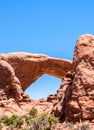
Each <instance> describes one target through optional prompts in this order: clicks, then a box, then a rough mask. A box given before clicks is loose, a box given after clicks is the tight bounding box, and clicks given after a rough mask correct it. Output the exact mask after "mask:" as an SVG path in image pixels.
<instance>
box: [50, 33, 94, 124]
mask: <svg viewBox="0 0 94 130" xmlns="http://www.w3.org/2000/svg"><path fill="white" fill-rule="evenodd" d="M73 65H74V69H73V71H71V72H68V73H67V74H66V76H65V77H64V78H63V81H62V84H61V87H60V89H59V90H58V91H57V96H56V99H57V100H56V103H55V102H54V106H53V109H52V112H53V113H54V114H55V115H56V116H57V117H58V118H59V119H60V120H61V121H64V120H67V121H73V122H76V121H78V122H80V121H85V120H88V121H91V122H94V36H92V35H82V36H81V37H80V38H79V39H78V41H77V44H76V47H75V51H74V58H73Z"/></svg>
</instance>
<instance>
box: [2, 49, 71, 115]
mask: <svg viewBox="0 0 94 130" xmlns="http://www.w3.org/2000/svg"><path fill="white" fill-rule="evenodd" d="M71 68H72V62H70V61H68V60H63V59H56V58H52V57H48V56H45V55H39V54H36V55H34V54H30V53H23V52H20V53H10V54H6V55H5V54H1V55H0V107H1V111H0V114H3V115H4V114H8V113H11V114H12V113H14V114H15V113H17V112H18V114H23V113H25V111H27V110H28V111H29V109H31V107H32V105H33V106H34V104H36V103H37V104H38V109H40V110H41V109H43V110H44V108H45V109H49V107H50V106H51V107H52V103H50V102H49V103H48V102H47V101H45V103H44V102H43V103H44V104H45V105H43V103H42V104H41V101H39V102H36V101H32V100H31V99H30V98H29V96H28V95H26V94H25V93H24V92H23V91H24V90H25V89H26V88H27V87H29V85H30V84H32V83H33V82H35V81H36V80H37V79H38V78H39V77H40V76H42V75H43V74H50V75H53V76H56V77H58V78H62V77H63V76H64V75H65V74H66V72H67V71H69V70H70V69H71ZM50 104H51V105H50ZM41 106H42V107H41ZM36 107H37V106H36ZM43 107H44V108H43ZM27 108H28V109H27ZM40 110H39V111H40Z"/></svg>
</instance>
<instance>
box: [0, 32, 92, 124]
mask: <svg viewBox="0 0 94 130" xmlns="http://www.w3.org/2000/svg"><path fill="white" fill-rule="evenodd" d="M0 74H1V76H0V108H1V109H0V115H1V116H2V115H10V114H19V115H23V114H25V113H26V112H28V111H29V109H31V107H32V106H34V107H36V108H37V109H38V111H39V112H43V111H49V112H51V113H53V114H54V115H55V116H56V117H58V119H59V120H60V121H61V122H63V121H71V122H81V121H86V120H87V121H90V122H93V123H94V36H93V35H90V34H86V35H82V36H80V37H79V39H78V40H77V43H76V47H75V49H74V56H73V61H72V62H71V61H68V60H64V59H58V58H52V57H49V56H46V55H41V54H30V53H23V52H20V53H10V54H1V55H0ZM43 74H49V75H52V76H56V77H58V78H61V79H62V83H61V85H60V88H59V89H58V90H57V93H56V94H54V95H52V94H51V95H49V96H48V98H47V100H46V99H41V100H38V101H34V100H32V99H30V98H29V96H28V95H26V94H25V93H24V90H25V89H26V88H28V86H29V85H30V84H32V83H33V82H35V81H36V80H37V79H38V78H39V77H40V76H42V75H43Z"/></svg>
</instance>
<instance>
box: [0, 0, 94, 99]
mask: <svg viewBox="0 0 94 130" xmlns="http://www.w3.org/2000/svg"><path fill="white" fill-rule="evenodd" d="M86 33H89V34H94V0H0V53H9V52H19V51H20V52H22V51H23V52H31V53H42V54H46V55H49V56H53V57H57V58H64V59H69V60H72V58H73V51H74V46H75V43H76V40H77V39H78V37H79V36H80V35H82V34H86ZM60 81H61V80H60V79H57V78H55V77H53V76H47V75H44V76H42V77H41V78H40V79H38V81H36V82H35V83H34V84H32V86H30V87H29V88H28V89H27V91H26V93H28V94H29V95H30V97H31V98H33V99H39V98H41V97H47V96H48V95H49V94H51V93H55V92H56V90H57V88H59V84H60Z"/></svg>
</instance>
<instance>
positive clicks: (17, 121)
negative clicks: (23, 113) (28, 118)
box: [2, 115, 23, 128]
mask: <svg viewBox="0 0 94 130" xmlns="http://www.w3.org/2000/svg"><path fill="white" fill-rule="evenodd" d="M2 122H3V123H4V124H5V125H7V126H9V125H11V126H12V127H14V128H19V127H20V126H21V125H22V124H23V120H22V118H21V117H19V116H17V115H12V116H11V117H6V116H5V117H3V118H2Z"/></svg>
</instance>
